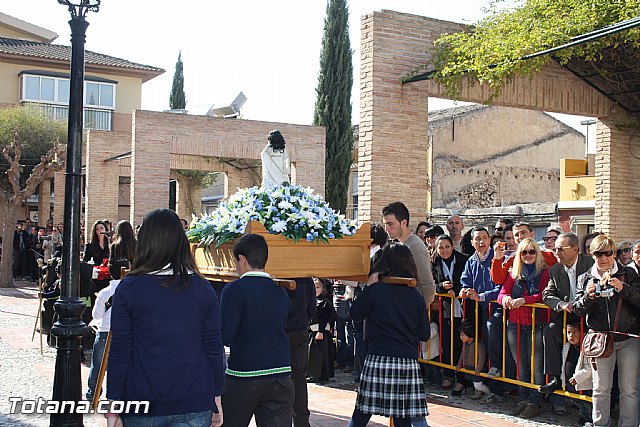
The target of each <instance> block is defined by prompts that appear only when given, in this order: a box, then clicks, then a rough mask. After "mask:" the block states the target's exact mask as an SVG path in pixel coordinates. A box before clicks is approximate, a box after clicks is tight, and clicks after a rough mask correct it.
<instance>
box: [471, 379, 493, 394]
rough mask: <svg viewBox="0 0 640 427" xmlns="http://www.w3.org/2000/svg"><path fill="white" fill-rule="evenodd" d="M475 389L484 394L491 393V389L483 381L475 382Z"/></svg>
mask: <svg viewBox="0 0 640 427" xmlns="http://www.w3.org/2000/svg"><path fill="white" fill-rule="evenodd" d="M473 388H475V389H476V390H480V391H481V392H483V393H484V394H489V393H491V391H489V387H487V386H486V385H485V384H484V383H483V382H482V381H478V382H476V381H474V382H473Z"/></svg>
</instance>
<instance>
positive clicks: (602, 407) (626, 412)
mask: <svg viewBox="0 0 640 427" xmlns="http://www.w3.org/2000/svg"><path fill="white" fill-rule="evenodd" d="M590 250H591V255H592V256H593V259H594V261H595V264H594V265H593V267H592V268H591V269H590V270H589V271H587V272H586V273H584V274H582V275H580V277H579V278H578V284H577V289H576V302H575V304H574V307H575V313H576V314H577V315H579V316H582V315H585V314H586V316H587V318H586V323H587V326H588V327H589V330H590V331H611V330H612V329H613V327H614V323H615V322H616V312H617V307H618V301H620V300H622V303H621V304H620V313H619V314H618V315H617V322H618V324H617V329H616V331H617V332H619V333H615V334H614V350H613V354H611V356H609V357H604V358H597V359H594V362H595V365H596V366H595V367H594V369H593V395H592V398H593V425H594V426H608V425H610V422H611V414H610V406H609V405H610V403H611V387H612V385H613V372H614V369H615V367H616V364H617V365H618V387H619V389H620V416H619V418H618V426H620V427H632V426H633V427H636V426H637V425H638V385H637V384H638V376H639V375H640V363H639V358H638V355H639V354H640V339H638V338H634V337H630V336H628V335H625V333H632V334H638V332H640V316H638V312H639V311H640V278H639V277H638V274H636V272H635V270H633V269H632V268H630V267H625V266H624V265H622V264H621V263H620V262H618V261H616V259H615V256H616V250H617V246H616V242H615V241H614V240H613V239H612V238H610V237H608V236H605V235H599V236H596V237H595V238H594V239H593V241H592V242H591V245H590ZM611 289H613V294H610V293H609V292H607V290H611ZM596 367H597V369H596Z"/></svg>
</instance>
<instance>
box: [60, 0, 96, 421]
mask: <svg viewBox="0 0 640 427" xmlns="http://www.w3.org/2000/svg"><path fill="white" fill-rule="evenodd" d="M58 3H60V4H63V5H65V6H67V7H68V8H69V13H70V14H71V20H70V21H69V26H70V27H71V71H70V73H71V79H70V93H69V124H68V138H67V164H66V170H65V187H64V188H65V200H64V222H63V223H64V233H63V236H62V248H63V249H62V250H63V252H62V280H61V286H60V288H61V289H60V298H59V299H58V301H57V302H56V303H55V304H54V308H55V311H56V313H57V314H58V321H57V322H56V323H55V324H54V325H53V327H52V328H51V334H52V335H53V336H54V337H56V338H57V339H56V342H57V344H56V349H57V355H56V367H55V376H54V380H53V400H54V401H58V402H78V401H80V400H81V395H82V383H81V381H82V379H81V375H80V352H81V350H82V344H81V341H82V336H83V335H84V334H85V333H86V332H87V326H86V325H85V324H84V322H82V313H83V312H84V310H85V305H84V303H83V302H82V300H81V299H80V232H81V231H80V214H81V208H82V206H81V203H82V200H81V195H82V127H83V126H82V112H83V106H84V99H83V98H84V43H85V39H86V37H85V33H86V30H87V27H88V26H89V23H88V22H87V21H86V20H85V16H86V15H87V12H89V11H90V10H92V11H95V12H97V11H98V9H99V7H100V0H58ZM61 406H62V405H61ZM74 412H77V411H73V412H72V411H71V410H69V409H65V411H64V413H61V414H52V415H51V418H50V425H51V426H55V427H57V426H65V427H72V426H82V414H79V413H74Z"/></svg>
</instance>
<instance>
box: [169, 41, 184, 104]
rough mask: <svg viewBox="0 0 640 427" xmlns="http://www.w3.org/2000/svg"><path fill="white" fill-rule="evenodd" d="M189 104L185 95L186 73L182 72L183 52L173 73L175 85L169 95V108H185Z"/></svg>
mask: <svg viewBox="0 0 640 427" xmlns="http://www.w3.org/2000/svg"><path fill="white" fill-rule="evenodd" d="M186 106H187V100H186V98H185V95H184V74H183V72H182V52H180V53H178V61H177V62H176V71H175V73H174V74H173V85H171V94H170V95H169V108H171V109H172V110H183V109H184V108H185V107H186Z"/></svg>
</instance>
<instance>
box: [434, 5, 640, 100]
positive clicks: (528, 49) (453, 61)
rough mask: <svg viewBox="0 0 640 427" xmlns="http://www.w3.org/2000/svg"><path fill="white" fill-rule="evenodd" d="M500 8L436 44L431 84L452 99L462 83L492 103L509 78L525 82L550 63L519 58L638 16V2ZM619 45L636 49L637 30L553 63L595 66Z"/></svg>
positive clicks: (564, 55) (574, 51)
mask: <svg viewBox="0 0 640 427" xmlns="http://www.w3.org/2000/svg"><path fill="white" fill-rule="evenodd" d="M505 3H506V2H505V0H493V1H492V3H491V5H490V6H489V7H488V9H487V10H486V11H487V16H486V17H485V18H484V19H482V20H480V21H479V22H478V23H477V24H476V25H475V26H474V27H470V28H469V30H468V31H464V32H460V33H455V34H445V35H443V36H442V37H440V38H439V39H438V40H436V55H435V68H436V69H437V71H436V73H435V78H436V79H437V81H439V82H440V83H442V84H443V85H444V86H445V87H446V89H447V92H448V95H449V96H450V97H452V98H453V99H457V97H458V96H459V94H460V89H461V87H462V86H461V85H462V80H463V78H467V77H471V78H472V79H475V80H476V81H478V82H479V83H481V84H488V86H489V88H490V94H491V95H490V96H491V98H493V97H495V96H496V95H498V94H500V89H501V88H502V86H503V85H504V84H505V83H507V82H509V81H510V80H511V79H513V78H514V77H515V76H531V75H533V74H535V73H537V72H539V71H540V70H541V69H542V68H543V67H544V65H545V64H547V63H548V62H549V61H550V60H551V57H550V56H549V55H545V56H541V57H536V58H533V59H529V60H526V61H523V60H521V58H522V57H523V56H526V55H530V54H533V53H536V52H540V51H543V50H546V49H550V48H553V47H556V46H560V45H563V44H565V43H568V42H569V41H570V39H571V38H572V37H575V36H578V35H582V34H585V33H588V32H591V31H594V30H598V29H601V28H603V27H606V26H609V25H612V24H615V23H618V22H621V21H624V20H627V19H631V18H635V17H638V16H640V0H519V1H516V2H515V5H514V6H511V7H506V8H505ZM621 44H627V45H631V46H633V47H634V48H635V47H638V46H640V30H639V29H637V28H635V29H631V30H627V31H623V32H620V33H616V34H614V35H611V36H607V37H604V38H600V39H598V40H595V41H593V42H589V43H586V44H583V45H578V46H575V47H571V48H568V49H564V50H561V51H558V52H556V53H555V54H554V57H555V58H556V59H557V60H558V61H560V63H561V64H566V63H567V62H568V61H569V60H570V59H574V58H576V59H582V60H585V61H598V60H600V59H602V56H601V52H602V51H603V49H606V48H609V47H617V46H618V45H621ZM621 60H624V58H622V59H621ZM629 62H632V61H629ZM633 62H636V61H633ZM636 63H638V62H636ZM433 65H434V64H431V66H433ZM612 65H615V64H612ZM625 65H628V64H625ZM602 72H603V73H606V71H602Z"/></svg>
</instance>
